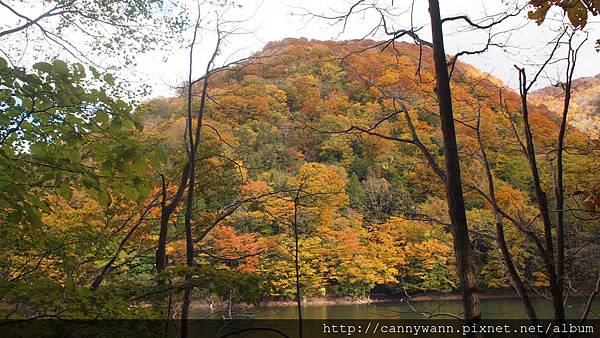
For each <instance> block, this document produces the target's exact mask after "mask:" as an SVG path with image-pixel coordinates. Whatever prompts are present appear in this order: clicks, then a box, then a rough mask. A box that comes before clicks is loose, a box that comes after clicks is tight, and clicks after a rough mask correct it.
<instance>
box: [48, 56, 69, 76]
mask: <svg viewBox="0 0 600 338" xmlns="http://www.w3.org/2000/svg"><path fill="white" fill-rule="evenodd" d="M52 67H53V68H54V72H55V73H56V74H59V75H69V66H68V65H67V63H66V62H64V61H61V60H54V61H52Z"/></svg>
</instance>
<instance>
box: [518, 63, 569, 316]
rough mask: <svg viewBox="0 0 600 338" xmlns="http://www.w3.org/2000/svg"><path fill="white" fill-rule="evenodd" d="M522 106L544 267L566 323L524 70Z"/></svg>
mask: <svg viewBox="0 0 600 338" xmlns="http://www.w3.org/2000/svg"><path fill="white" fill-rule="evenodd" d="M519 81H520V86H519V87H520V94H521V105H522V110H523V124H524V129H525V145H526V149H527V160H528V162H529V168H530V170H531V176H532V178H533V186H534V190H535V195H536V198H537V203H538V208H539V211H540V214H541V217H542V222H543V225H544V239H545V242H546V250H545V252H546V254H545V255H544V257H542V258H543V260H544V263H545V264H544V265H545V266H546V271H547V273H548V279H549V283H550V293H551V295H552V306H553V308H554V319H555V320H556V321H558V322H564V320H565V310H564V304H563V290H562V288H561V287H560V286H559V285H558V283H557V282H558V279H557V276H556V267H555V263H554V241H553V239H552V223H551V221H550V211H549V209H548V201H547V199H546V193H545V192H544V190H543V189H542V185H541V183H540V174H539V170H538V166H537V162H536V158H535V145H534V143H533V134H532V132H531V125H530V123H529V109H528V103H527V78H526V74H525V70H524V69H519Z"/></svg>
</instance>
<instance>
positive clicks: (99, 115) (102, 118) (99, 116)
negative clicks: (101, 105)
mask: <svg viewBox="0 0 600 338" xmlns="http://www.w3.org/2000/svg"><path fill="white" fill-rule="evenodd" d="M108 120H109V116H108V114H107V113H106V112H105V111H103V110H99V111H97V112H96V121H97V122H99V123H106V122H108Z"/></svg>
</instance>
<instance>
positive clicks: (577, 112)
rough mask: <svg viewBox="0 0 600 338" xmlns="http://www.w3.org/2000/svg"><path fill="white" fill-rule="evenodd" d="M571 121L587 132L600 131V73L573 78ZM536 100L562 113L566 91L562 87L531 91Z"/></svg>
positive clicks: (533, 98)
mask: <svg viewBox="0 0 600 338" xmlns="http://www.w3.org/2000/svg"><path fill="white" fill-rule="evenodd" d="M571 97H572V101H571V110H570V112H569V113H570V115H571V117H570V119H569V120H570V123H571V125H573V126H574V127H576V128H577V129H579V130H581V131H585V132H596V133H597V132H600V74H598V75H596V76H593V77H582V78H578V79H575V80H573V92H572V96H571ZM531 98H532V100H533V101H534V102H537V103H539V104H543V105H545V106H546V107H548V109H550V110H552V111H553V112H556V113H557V114H560V113H561V110H562V106H563V100H564V91H563V90H562V88H560V87H546V88H542V89H539V90H536V91H534V92H532V93H531Z"/></svg>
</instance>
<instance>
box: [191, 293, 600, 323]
mask: <svg viewBox="0 0 600 338" xmlns="http://www.w3.org/2000/svg"><path fill="white" fill-rule="evenodd" d="M532 302H533V305H534V307H535V308H536V310H537V313H538V317H539V318H541V319H545V318H548V319H551V318H552V305H551V303H550V302H549V301H548V300H546V299H539V298H538V299H533V300H532ZM585 302H586V299H583V298H577V299H572V300H571V301H570V302H569V303H568V304H567V306H566V308H565V311H566V315H567V317H568V318H571V319H577V318H579V317H580V316H581V313H582V311H583V308H584V306H585ZM215 310H216V311H215V313H214V314H213V315H212V316H211V315H210V313H209V310H198V311H196V312H195V313H193V314H192V315H193V316H194V317H196V318H204V317H206V316H207V315H208V316H210V318H221V317H222V316H224V315H225V316H228V313H227V311H219V310H218V309H215ZM461 312H462V304H461V302H460V301H430V302H412V303H410V304H407V303H406V302H400V301H397V302H389V303H376V304H342V305H314V306H305V307H303V309H302V316H303V318H306V319H377V318H379V319H396V318H406V319H417V318H423V316H424V315H423V313H424V314H425V315H428V314H436V315H437V317H439V318H449V317H447V316H443V314H444V313H449V314H458V315H460V313H461ZM481 312H482V315H483V317H484V318H488V319H519V318H525V311H524V310H523V305H522V303H521V301H520V300H519V299H513V298H506V299H485V300H482V301H481ZM232 316H233V317H236V318H261V319H294V318H296V308H295V307H294V306H290V307H270V308H252V309H243V310H241V309H236V310H233V312H232ZM588 318H600V304H598V302H596V304H595V306H594V307H593V308H592V311H591V312H590V315H589V317H588Z"/></svg>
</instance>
